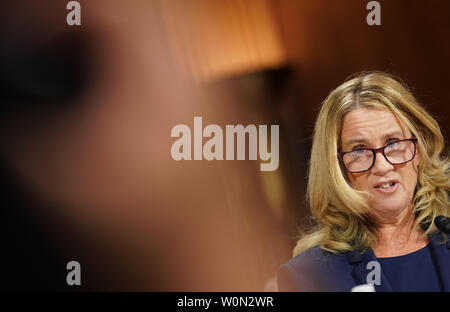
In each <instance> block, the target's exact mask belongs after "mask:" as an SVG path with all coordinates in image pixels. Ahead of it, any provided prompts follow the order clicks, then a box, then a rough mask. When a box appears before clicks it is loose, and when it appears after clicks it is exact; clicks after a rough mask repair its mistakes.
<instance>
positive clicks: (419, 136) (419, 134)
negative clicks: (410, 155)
mask: <svg viewBox="0 0 450 312" xmlns="http://www.w3.org/2000/svg"><path fill="white" fill-rule="evenodd" d="M417 134H418V136H417V143H416V156H415V157H414V160H413V163H414V166H415V167H418V166H419V164H420V157H421V155H420V149H419V140H422V138H423V136H422V133H421V132H419V133H417Z"/></svg>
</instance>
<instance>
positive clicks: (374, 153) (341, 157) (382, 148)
mask: <svg viewBox="0 0 450 312" xmlns="http://www.w3.org/2000/svg"><path fill="white" fill-rule="evenodd" d="M406 141H411V142H413V143H414V153H413V156H412V157H411V159H410V160H407V161H404V162H401V163H393V162H391V161H390V160H389V159H388V158H387V156H386V154H385V152H384V150H385V148H386V147H388V146H389V145H392V144H395V143H399V142H406ZM361 150H368V151H372V153H373V158H372V159H373V160H372V164H371V165H370V166H369V168H367V169H365V170H360V171H352V170H350V169H348V168H347V166H346V165H345V163H344V155H345V154H348V153H353V152H354V151H361ZM416 151H417V138H410V139H404V140H398V141H395V142H391V143H389V144H386V145H385V146H382V147H380V148H368V147H363V148H358V149H356V150H352V151H346V152H340V153H338V158H339V160H340V161H341V162H342V165H343V166H344V168H345V170H347V171H348V172H351V173H360V172H365V171H368V170H370V169H371V168H372V167H373V165H374V164H375V161H376V158H377V153H378V152H381V153H382V154H383V156H384V159H386V161H387V162H388V163H390V164H391V165H394V166H395V165H403V164H406V163H407V162H410V161H411V160H413V159H414V157H416Z"/></svg>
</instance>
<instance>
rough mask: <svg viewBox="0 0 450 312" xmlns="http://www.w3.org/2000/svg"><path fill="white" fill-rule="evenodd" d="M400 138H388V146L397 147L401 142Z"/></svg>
mask: <svg viewBox="0 0 450 312" xmlns="http://www.w3.org/2000/svg"><path fill="white" fill-rule="evenodd" d="M398 141H399V140H398V139H389V140H387V142H386V143H387V144H388V145H387V148H395V147H397V145H398V144H399V142H398Z"/></svg>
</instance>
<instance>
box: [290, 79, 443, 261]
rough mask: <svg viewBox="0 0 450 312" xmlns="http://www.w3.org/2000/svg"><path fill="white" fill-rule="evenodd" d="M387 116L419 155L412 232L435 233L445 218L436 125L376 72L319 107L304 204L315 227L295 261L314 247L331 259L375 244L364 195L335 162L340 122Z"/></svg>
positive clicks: (399, 86)
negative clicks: (361, 115) (350, 116)
mask: <svg viewBox="0 0 450 312" xmlns="http://www.w3.org/2000/svg"><path fill="white" fill-rule="evenodd" d="M361 107H364V108H376V109H384V110H389V111H390V112H392V113H393V114H394V116H396V117H397V118H398V119H399V120H401V121H402V122H403V123H404V124H405V125H406V126H407V127H408V129H409V130H410V131H411V133H412V134H413V135H414V136H415V137H416V138H417V139H418V144H417V148H418V151H419V155H420V161H419V166H418V178H417V180H418V181H417V186H416V191H415V194H414V198H413V203H414V214H415V224H414V225H415V226H417V225H428V228H427V229H426V231H425V234H429V233H432V232H434V231H436V227H435V225H434V223H433V221H434V218H435V217H436V216H438V215H444V216H448V215H449V196H448V191H449V189H450V182H449V167H450V166H449V165H450V162H449V159H448V158H447V157H446V156H445V155H444V154H445V153H444V147H445V143H444V138H443V136H442V133H441V130H440V128H439V125H438V123H437V122H436V120H434V119H433V117H431V116H430V114H429V113H428V112H427V111H426V110H425V109H424V108H423V107H422V106H421V105H420V104H419V103H418V101H417V100H416V99H415V98H414V96H413V95H412V93H411V91H410V90H409V88H408V87H407V86H406V85H405V84H404V83H403V82H402V81H400V80H399V79H398V78H396V77H394V76H392V75H390V74H387V73H384V72H379V71H373V72H363V73H359V74H357V75H354V76H352V77H350V78H349V79H347V80H346V81H345V82H344V83H343V84H342V85H341V86H339V87H338V88H336V89H335V90H333V91H332V92H331V93H330V94H329V95H328V97H327V98H326V99H325V101H323V103H322V107H321V110H320V113H319V116H318V118H317V121H316V125H315V129H314V138H313V145H312V150H311V160H310V163H309V180H308V188H307V199H308V201H309V205H310V209H311V214H312V217H313V219H314V220H315V222H316V226H315V227H314V228H313V229H312V231H311V230H310V231H309V233H303V234H301V235H300V239H299V240H298V242H297V245H296V247H295V248H294V256H296V255H298V254H299V253H301V252H303V251H305V250H307V249H309V248H311V247H313V246H316V245H319V246H320V247H321V248H322V249H324V250H327V251H330V252H332V253H339V252H346V251H350V250H365V249H367V248H368V247H370V246H371V245H372V244H374V243H376V225H375V224H373V222H371V220H370V218H369V217H368V214H367V213H368V211H369V206H368V203H367V199H366V197H364V194H365V193H364V192H360V191H357V190H355V189H353V188H352V186H351V185H350V184H349V182H348V179H347V178H346V176H345V173H344V170H343V169H342V167H341V164H340V162H339V161H338V156H337V155H338V151H339V150H340V133H341V125H342V121H343V118H344V116H345V115H346V114H347V113H348V112H350V111H352V110H354V109H357V108H361Z"/></svg>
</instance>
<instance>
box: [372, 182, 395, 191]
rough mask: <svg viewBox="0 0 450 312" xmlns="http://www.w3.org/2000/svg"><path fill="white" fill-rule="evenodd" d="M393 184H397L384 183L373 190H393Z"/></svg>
mask: <svg viewBox="0 0 450 312" xmlns="http://www.w3.org/2000/svg"><path fill="white" fill-rule="evenodd" d="M395 184H397V182H389V183H384V184H380V185H377V186H375V188H380V189H383V190H388V189H391V188H393V187H394V186H395Z"/></svg>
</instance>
